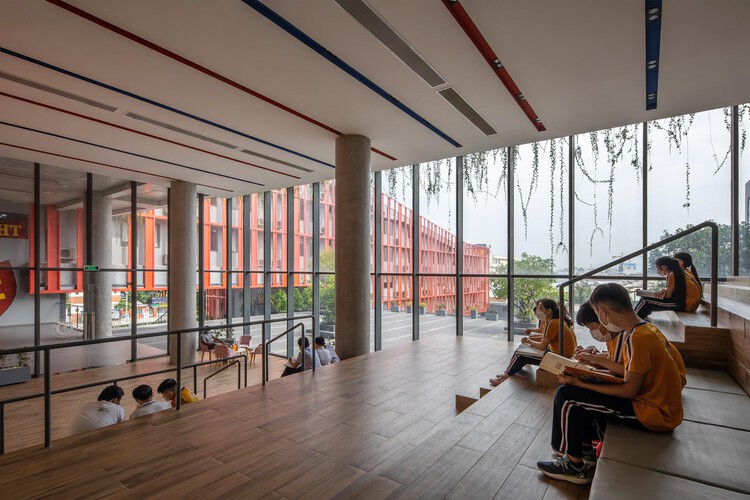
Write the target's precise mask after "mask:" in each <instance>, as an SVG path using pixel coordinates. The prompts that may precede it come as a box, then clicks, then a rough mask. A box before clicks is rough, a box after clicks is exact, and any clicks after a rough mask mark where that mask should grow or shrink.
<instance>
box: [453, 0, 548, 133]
mask: <svg viewBox="0 0 750 500" xmlns="http://www.w3.org/2000/svg"><path fill="white" fill-rule="evenodd" d="M443 4H445V6H446V7H447V8H448V10H449V11H450V13H451V14H452V15H453V18H454V19H455V20H456V22H457V23H458V24H459V25H460V26H461V28H463V30H464V32H465V33H466V36H468V37H469V39H470V40H471V41H472V43H474V46H475V47H476V48H477V50H479V52H480V53H481V54H482V57H484V59H485V60H486V61H487V64H489V65H490V68H492V71H494V73H495V74H496V75H497V77H498V78H499V79H500V81H501V82H503V85H505V88H506V89H508V92H510V95H511V96H513V99H514V100H515V101H516V103H517V104H518V106H519V107H520V108H521V110H523V112H524V113H525V114H526V116H527V117H528V118H529V120H530V121H531V124H532V125H534V127H535V128H536V129H537V130H538V131H539V132H543V131H545V130H547V129H546V128H545V127H544V124H542V121H541V119H540V118H539V116H538V115H537V114H536V112H534V109H533V108H532V107H531V104H529V101H527V100H526V99H525V98H524V97H523V93H522V92H521V89H520V88H518V85H516V82H514V81H513V78H512V77H511V76H510V73H508V70H507V69H505V66H502V65H500V66H498V64H497V62H496V61H500V59H499V58H498V57H497V55H496V54H495V52H494V51H493V50H492V47H490V44H489V43H487V40H486V39H485V38H484V36H483V35H482V32H481V31H479V28H477V25H476V24H474V21H473V20H472V19H471V16H469V14H468V12H466V9H464V7H463V5H461V3H460V2H459V1H458V0H443Z"/></svg>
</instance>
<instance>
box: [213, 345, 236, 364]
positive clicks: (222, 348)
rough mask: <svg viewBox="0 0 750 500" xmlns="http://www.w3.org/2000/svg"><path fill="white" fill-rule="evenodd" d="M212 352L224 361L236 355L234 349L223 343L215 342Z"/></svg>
mask: <svg viewBox="0 0 750 500" xmlns="http://www.w3.org/2000/svg"><path fill="white" fill-rule="evenodd" d="M214 354H216V359H222V360H224V361H225V362H228V361H229V360H230V359H231V358H233V357H234V356H236V355H237V353H236V352H235V351H234V350H232V349H231V348H230V347H228V346H226V345H224V344H217V345H216V347H215V348H214Z"/></svg>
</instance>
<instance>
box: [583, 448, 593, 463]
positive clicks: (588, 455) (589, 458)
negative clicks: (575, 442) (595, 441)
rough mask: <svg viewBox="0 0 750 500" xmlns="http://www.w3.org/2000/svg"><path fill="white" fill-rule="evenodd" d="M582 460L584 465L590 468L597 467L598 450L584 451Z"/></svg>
mask: <svg viewBox="0 0 750 500" xmlns="http://www.w3.org/2000/svg"><path fill="white" fill-rule="evenodd" d="M581 458H582V459H583V463H585V464H586V465H588V466H589V467H596V448H591V449H589V450H583V456H582V457H581Z"/></svg>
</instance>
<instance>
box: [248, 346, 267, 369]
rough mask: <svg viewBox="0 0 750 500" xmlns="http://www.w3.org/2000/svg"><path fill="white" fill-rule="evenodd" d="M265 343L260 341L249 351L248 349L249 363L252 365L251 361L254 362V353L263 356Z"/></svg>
mask: <svg viewBox="0 0 750 500" xmlns="http://www.w3.org/2000/svg"><path fill="white" fill-rule="evenodd" d="M264 345H265V344H263V343H262V342H261V343H260V344H258V345H256V346H255V348H254V349H253V350H251V351H248V352H249V353H250V365H251V366H252V364H253V363H255V355H256V354H260V355H261V356H263V347H264Z"/></svg>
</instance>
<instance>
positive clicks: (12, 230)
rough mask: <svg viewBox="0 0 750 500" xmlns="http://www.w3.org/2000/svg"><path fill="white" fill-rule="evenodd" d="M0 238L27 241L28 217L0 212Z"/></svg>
mask: <svg viewBox="0 0 750 500" xmlns="http://www.w3.org/2000/svg"><path fill="white" fill-rule="evenodd" d="M0 238H12V239H24V240H28V239H29V217H28V216H27V215H24V214H9V213H5V212H0Z"/></svg>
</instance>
